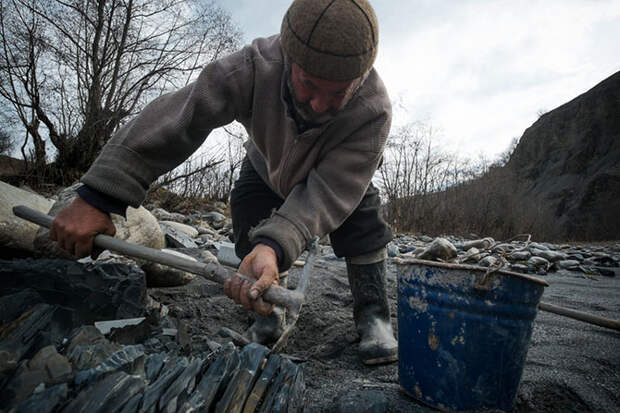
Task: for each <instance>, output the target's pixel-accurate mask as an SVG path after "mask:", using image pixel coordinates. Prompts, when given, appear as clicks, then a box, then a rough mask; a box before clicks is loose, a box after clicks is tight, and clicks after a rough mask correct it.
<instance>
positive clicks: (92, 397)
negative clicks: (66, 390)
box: [63, 371, 146, 413]
mask: <svg viewBox="0 0 620 413" xmlns="http://www.w3.org/2000/svg"><path fill="white" fill-rule="evenodd" d="M145 386H146V382H145V381H144V379H143V378H142V377H139V376H132V375H129V374H127V373H125V372H123V371H119V372H116V373H113V374H110V375H109V376H106V377H105V378H104V379H103V380H101V381H98V382H96V383H94V384H93V385H92V386H90V387H88V388H87V389H85V390H84V391H82V392H81V393H80V394H79V395H78V396H77V397H76V398H75V399H73V400H72V401H71V403H69V404H68V405H67V407H65V409H64V410H63V412H64V413H98V412H101V413H104V412H105V413H107V412H115V411H118V410H120V409H121V408H122V407H123V406H125V405H126V404H127V403H128V402H129V401H130V400H131V399H132V398H133V397H134V396H135V395H136V394H138V393H140V392H142V391H143V390H144V388H145Z"/></svg>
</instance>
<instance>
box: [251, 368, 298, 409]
mask: <svg viewBox="0 0 620 413" xmlns="http://www.w3.org/2000/svg"><path fill="white" fill-rule="evenodd" d="M297 369H298V368H297V366H296V365H295V364H293V362H291V361H290V360H288V359H286V358H283V359H282V362H281V363H280V373H279V374H278V376H277V377H276V378H275V380H274V381H273V384H272V385H271V386H270V387H269V390H268V391H267V394H266V395H265V401H264V402H263V404H262V405H261V408H260V410H259V412H260V413H272V412H273V413H277V412H286V411H287V408H288V400H289V395H290V391H291V387H292V386H293V384H294V382H295V377H296V376H297Z"/></svg>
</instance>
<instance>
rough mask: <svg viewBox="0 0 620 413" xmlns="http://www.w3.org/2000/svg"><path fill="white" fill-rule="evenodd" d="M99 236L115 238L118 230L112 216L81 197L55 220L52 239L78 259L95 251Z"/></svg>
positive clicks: (51, 231)
mask: <svg viewBox="0 0 620 413" xmlns="http://www.w3.org/2000/svg"><path fill="white" fill-rule="evenodd" d="M97 234H107V235H110V236H114V234H116V228H115V227H114V224H113V223H112V220H111V219H110V215H108V214H107V213H105V212H103V211H100V210H99V209H97V208H95V207H94V206H91V205H90V204H88V203H87V202H86V201H84V200H83V199H82V198H80V197H79V196H78V197H76V198H75V199H74V200H73V202H71V203H70V204H69V206H67V207H66V208H65V209H63V210H62V211H60V213H59V214H58V215H57V216H56V218H54V222H52V226H51V228H50V239H51V240H53V241H57V242H58V246H59V247H61V248H62V249H64V250H66V251H68V252H69V253H71V254H73V255H74V256H76V257H78V258H82V257H86V256H88V255H90V254H91V252H92V250H93V240H94V238H95V235H97Z"/></svg>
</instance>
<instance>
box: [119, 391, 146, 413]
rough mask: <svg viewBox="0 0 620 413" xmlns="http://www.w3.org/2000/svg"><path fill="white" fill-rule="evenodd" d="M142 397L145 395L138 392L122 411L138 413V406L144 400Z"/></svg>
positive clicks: (124, 412)
mask: <svg viewBox="0 0 620 413" xmlns="http://www.w3.org/2000/svg"><path fill="white" fill-rule="evenodd" d="M142 397H144V395H143V394H142V393H138V394H136V395H135V396H133V397H132V398H131V399H129V401H128V402H127V403H126V404H125V406H124V407H123V410H121V411H120V413H136V412H137V411H138V408H139V407H140V402H142Z"/></svg>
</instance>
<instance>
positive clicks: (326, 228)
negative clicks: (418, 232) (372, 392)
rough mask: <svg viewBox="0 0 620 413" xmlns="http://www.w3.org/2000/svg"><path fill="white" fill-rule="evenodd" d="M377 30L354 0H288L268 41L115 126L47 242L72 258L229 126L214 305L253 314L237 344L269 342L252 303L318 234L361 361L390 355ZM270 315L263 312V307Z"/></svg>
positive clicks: (363, 0) (393, 351) (385, 104)
mask: <svg viewBox="0 0 620 413" xmlns="http://www.w3.org/2000/svg"><path fill="white" fill-rule="evenodd" d="M377 45H378V26H377V20H376V16H375V14H374V11H373V10H372V8H371V6H370V4H369V3H368V2H367V0H296V1H294V2H293V3H292V5H291V6H290V8H289V10H288V11H287V13H286V15H285V16H284V19H283V22H282V27H281V31H280V35H279V36H272V37H270V38H267V39H256V40H255V41H254V42H253V43H252V44H251V45H250V46H247V47H245V48H244V49H242V50H241V51H239V52H236V53H233V54H231V55H229V56H227V57H225V58H223V59H220V60H218V61H216V62H213V63H211V64H209V65H208V66H207V67H206V68H205V69H204V70H203V71H202V73H201V74H200V76H199V77H198V79H197V80H196V81H195V82H194V83H192V84H191V85H188V86H187V87H185V88H183V89H180V90H178V91H177V92H174V93H171V94H168V95H165V96H162V97H160V98H158V99H156V100H155V101H153V102H152V103H150V104H149V105H148V106H147V107H146V108H145V109H144V110H143V111H142V112H141V113H140V115H139V116H137V117H136V118H135V119H133V120H132V121H131V122H129V123H128V124H127V125H125V126H123V127H122V128H121V129H120V130H119V131H118V132H117V133H116V134H115V136H114V137H113V138H112V139H111V140H110V141H109V142H108V144H107V145H106V146H105V148H104V149H103V151H102V153H101V154H100V156H99V157H98V159H97V160H96V161H95V163H94V164H93V165H92V167H91V168H90V170H89V171H88V172H87V173H86V175H85V176H84V177H83V178H82V182H83V183H84V184H85V185H84V186H83V187H81V188H80V189H79V190H78V194H79V195H80V196H79V197H78V198H76V200H75V201H74V202H73V203H72V204H71V205H69V206H68V207H67V208H66V209H65V210H63V211H62V212H61V213H60V214H59V215H58V216H57V218H56V219H55V221H54V225H53V226H52V229H51V231H50V237H51V238H52V239H55V240H58V242H59V243H60V245H61V246H62V247H64V248H65V249H67V250H68V251H70V252H72V253H74V254H75V255H77V256H85V255H87V254H89V253H90V251H91V248H92V238H93V235H94V234H96V233H108V234H113V233H114V226H113V225H112V223H111V222H110V219H109V215H108V212H116V213H121V214H123V213H124V210H125V208H126V206H127V205H131V206H134V207H137V206H139V205H140V204H141V203H142V202H143V200H144V198H145V194H146V190H147V188H148V186H149V185H150V184H151V183H152V182H153V181H154V180H155V179H156V178H157V177H158V176H159V175H161V174H163V173H165V172H167V171H168V170H171V169H172V168H174V167H175V166H177V165H178V164H180V163H181V162H183V160H185V159H186V158H187V157H188V156H189V155H190V154H191V153H192V152H194V151H195V150H196V149H197V148H198V147H199V146H200V145H201V144H202V142H203V141H204V139H205V138H206V136H207V135H208V134H209V133H210V131H211V130H212V129H213V128H216V127H219V126H222V125H225V124H227V123H229V122H231V121H233V120H237V121H239V122H240V123H242V124H243V125H244V126H245V128H246V130H247V132H248V135H249V140H248V141H247V142H246V144H245V147H246V151H247V156H246V159H245V160H244V162H243V166H242V169H241V172H240V176H239V179H238V180H237V181H236V183H235V186H234V189H233V191H232V194H231V210H232V220H233V230H234V234H235V249H236V253H237V255H238V256H239V257H240V258H241V259H242V262H241V265H240V267H239V272H240V273H241V274H245V275H247V276H250V277H253V278H256V279H257V281H256V282H255V283H254V285H253V286H250V284H249V283H247V282H244V281H243V280H242V279H241V278H239V277H235V278H233V279H232V280H231V281H229V282H227V283H226V285H225V287H224V289H225V292H226V294H227V295H228V296H230V297H231V298H233V299H234V300H235V301H236V302H238V303H240V304H242V305H243V306H244V307H245V308H246V309H247V310H253V311H255V312H256V313H258V314H257V315H256V321H255V323H254V325H252V326H251V327H250V329H249V330H248V331H247V332H246V335H247V336H248V337H250V338H252V339H253V340H255V341H259V342H263V343H268V342H271V341H274V340H275V339H277V337H278V335H279V333H280V332H281V327H282V319H283V315H282V311H281V310H279V309H275V310H274V309H273V306H272V305H270V304H268V303H265V302H264V301H263V300H262V299H261V298H260V296H261V294H262V293H263V291H265V290H266V289H267V288H268V287H269V286H270V285H272V284H278V282H279V273H282V272H285V271H286V270H287V269H288V268H289V267H290V266H291V265H292V263H293V262H294V261H295V259H296V258H297V257H298V256H299V255H300V254H301V252H302V251H303V249H304V248H305V247H306V245H307V244H308V243H309V242H310V241H311V240H312V239H313V238H314V237H315V236H317V235H318V236H323V235H325V234H330V239H331V243H332V246H333V248H334V253H335V254H336V255H337V256H339V257H342V256H344V257H346V264H347V272H348V276H349V282H350V285H351V291H352V294H353V298H354V318H355V323H356V326H357V329H358V332H359V334H360V336H361V342H360V356H361V359H362V361H363V362H364V363H366V364H379V363H386V362H392V361H394V360H396V359H397V344H396V340H395V339H394V334H393V331H392V326H391V323H390V311H389V307H388V301H387V295H386V287H385V272H386V270H385V257H386V254H385V245H386V244H387V243H388V242H389V241H390V240H391V238H392V234H391V232H390V229H389V228H388V226H387V225H386V224H385V222H384V221H383V220H382V219H381V218H380V215H379V205H380V201H379V196H378V193H377V190H376V189H375V188H374V187H373V185H372V184H371V179H372V176H373V174H374V172H375V171H376V169H377V167H378V166H379V164H380V162H381V159H382V155H383V150H384V147H385V141H386V138H387V135H388V132H389V128H390V121H391V107H390V102H389V98H388V95H387V92H386V90H385V88H384V86H383V83H382V82H381V79H380V78H379V76H378V74H377V72H376V71H375V70H374V69H373V68H372V65H373V62H374V60H375V57H376V54H377ZM272 310H273V311H272Z"/></svg>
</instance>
